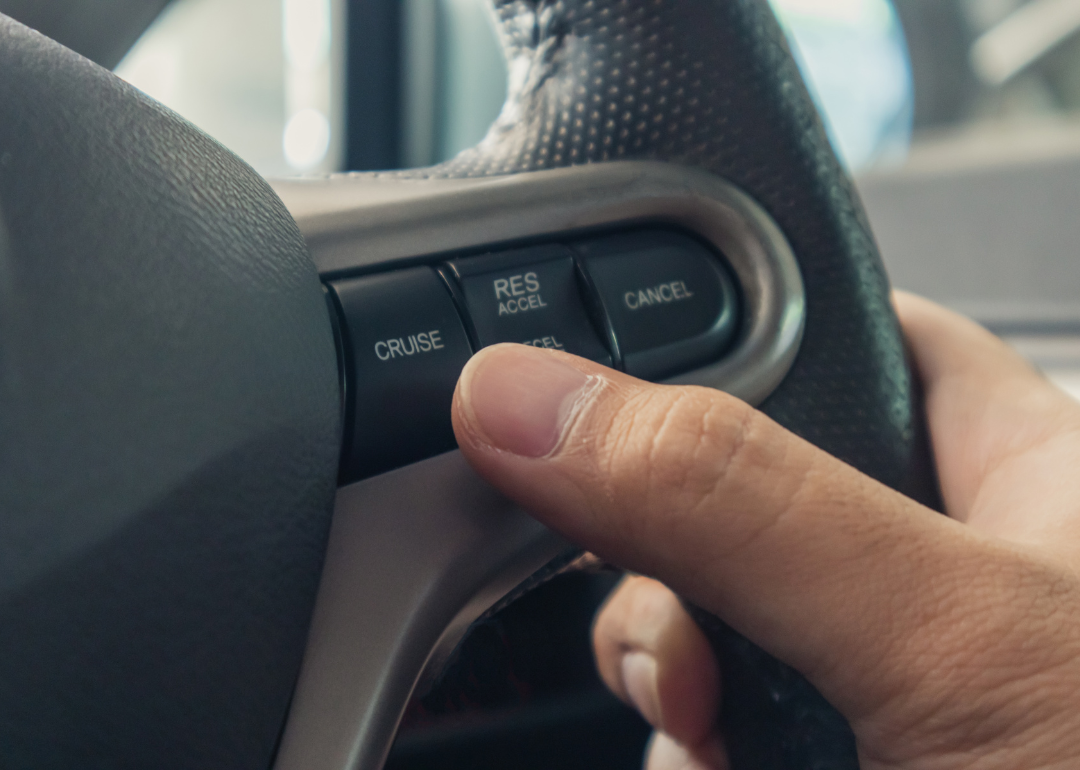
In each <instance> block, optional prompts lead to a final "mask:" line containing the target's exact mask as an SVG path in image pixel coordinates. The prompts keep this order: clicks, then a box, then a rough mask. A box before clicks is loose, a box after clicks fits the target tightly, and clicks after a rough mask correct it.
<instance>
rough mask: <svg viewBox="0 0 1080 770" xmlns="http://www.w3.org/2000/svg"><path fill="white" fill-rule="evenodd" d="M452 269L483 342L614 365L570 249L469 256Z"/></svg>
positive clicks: (455, 264)
mask: <svg viewBox="0 0 1080 770" xmlns="http://www.w3.org/2000/svg"><path fill="white" fill-rule="evenodd" d="M447 268H448V269H449V270H450V271H451V272H452V273H453V275H454V277H455V278H456V279H457V281H458V283H459V284H460V285H461V290H462V294H463V295H464V298H465V304H466V305H467V306H468V310H469V316H470V318H471V319H472V323H473V327H474V328H475V329H476V336H477V339H478V341H479V343H480V346H481V347H487V346H488V345H494V344H495V343H497V342H520V343H524V344H526V345H534V346H536V347H542V348H551V349H554V350H565V351H567V352H568V353H573V354H575V355H579V356H583V357H584V358H591V359H592V360H593V361H598V362H600V363H602V364H605V365H607V366H610V365H611V355H610V353H608V350H607V348H605V347H604V346H603V345H602V344H601V343H600V339H599V337H598V336H597V334H596V331H595V330H594V329H593V326H592V324H591V323H590V322H589V318H588V315H587V313H586V311H585V305H584V303H583V302H582V298H581V291H580V289H579V288H578V278H577V267H576V266H575V264H574V257H573V254H572V253H571V252H570V251H568V250H567V249H566V248H564V247H562V246H540V247H537V248H532V249H520V250H515V251H506V252H500V253H498V254H492V255H489V256H483V257H469V258H466V259H460V260H455V261H453V262H450V263H449V264H448V265H447Z"/></svg>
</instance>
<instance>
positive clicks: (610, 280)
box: [573, 230, 739, 379]
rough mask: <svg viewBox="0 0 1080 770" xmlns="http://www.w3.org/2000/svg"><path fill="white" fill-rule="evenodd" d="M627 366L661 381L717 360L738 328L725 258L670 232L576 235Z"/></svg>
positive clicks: (734, 295) (735, 292) (697, 242)
mask: <svg viewBox="0 0 1080 770" xmlns="http://www.w3.org/2000/svg"><path fill="white" fill-rule="evenodd" d="M573 247H574V248H575V249H576V250H577V251H578V253H579V254H580V255H581V256H582V258H583V263H584V265H585V270H586V272H587V273H588V274H589V276H590V277H591V279H592V283H593V286H595V288H596V292H597V294H598V295H599V297H600V301H601V303H602V304H603V306H604V309H605V310H606V311H607V315H608V318H609V319H610V322H611V327H612V331H613V332H614V334H615V338H616V339H617V340H618V343H619V350H620V351H621V353H622V356H623V364H624V366H625V368H626V371H627V372H629V373H630V374H633V375H635V376H637V377H642V378H645V379H662V378H664V377H669V376H671V375H674V374H678V373H679V372H684V371H688V370H690V369H693V368H695V367H698V366H702V365H705V364H708V363H711V362H712V361H716V360H717V359H719V358H720V357H721V356H722V355H723V353H724V352H725V351H726V350H727V349H728V347H730V345H731V342H732V340H733V339H734V337H735V332H736V330H737V327H738V319H739V312H738V310H739V308H738V293H737V291H736V289H735V282H734V280H733V279H732V276H731V272H730V270H729V268H728V267H727V265H726V264H725V263H724V261H723V260H722V259H721V258H720V257H719V256H718V255H717V254H715V253H714V252H713V251H712V250H711V249H709V248H707V247H705V246H704V245H703V244H702V243H700V242H699V241H697V240H695V239H693V238H691V237H690V236H687V235H684V234H682V233H679V232H675V231H669V230H639V231H636V232H631V233H625V234H619V235H614V236H608V237H604V238H595V239H590V240H586V241H580V242H578V243H575V244H573Z"/></svg>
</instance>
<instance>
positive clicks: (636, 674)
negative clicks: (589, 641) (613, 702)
mask: <svg viewBox="0 0 1080 770" xmlns="http://www.w3.org/2000/svg"><path fill="white" fill-rule="evenodd" d="M593 639H594V649H595V652H596V657H597V667H598V669H599V671H600V674H601V677H602V678H603V680H604V682H605V683H606V684H607V685H608V687H609V688H610V689H611V690H612V692H614V693H615V694H616V695H618V696H619V697H620V698H622V699H623V700H625V701H627V702H628V703H630V704H632V705H633V706H634V707H635V708H637V709H638V711H639V712H640V713H641V714H642V716H643V717H645V719H646V720H647V721H648V722H649V723H650V724H651V725H652V726H653V727H655V728H656V729H659V730H663V731H665V732H667V733H668V734H670V735H673V736H674V737H675V738H676V739H677V740H679V741H682V742H683V743H687V744H696V743H698V742H700V741H702V740H703V739H704V738H705V736H707V735H708V734H709V732H710V731H711V729H712V727H713V723H714V721H715V717H716V709H717V703H718V701H719V697H720V681H719V671H718V667H717V664H716V660H715V658H714V657H713V652H712V648H711V647H710V646H709V643H708V640H707V639H706V638H705V636H704V634H703V633H702V631H701V629H700V628H699V627H698V625H697V624H696V623H695V622H694V621H693V619H691V617H690V615H689V614H688V613H687V612H686V610H685V608H684V607H683V606H682V603H681V601H680V600H679V599H678V597H677V596H675V594H674V593H672V592H671V591H670V590H669V589H668V588H666V587H665V586H664V585H663V584H661V583H659V582H657V581H655V580H652V579H650V578H644V577H631V578H627V579H626V580H625V581H624V582H623V583H622V585H621V586H620V587H619V588H618V589H617V590H616V591H615V592H614V593H613V595H612V596H611V598H610V599H609V600H608V602H607V603H606V604H605V606H604V607H603V608H602V609H601V611H600V613H599V614H598V616H597V621H596V625H595V627H594V631H593Z"/></svg>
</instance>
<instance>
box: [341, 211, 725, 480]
mask: <svg viewBox="0 0 1080 770" xmlns="http://www.w3.org/2000/svg"><path fill="white" fill-rule="evenodd" d="M329 286H330V289H331V290H332V292H333V295H334V296H335V297H336V300H337V305H338V307H339V308H340V310H341V313H342V315H343V316H344V323H343V325H342V326H343V332H344V333H343V335H342V337H343V339H342V344H343V347H344V348H345V351H344V353H345V355H344V361H345V367H346V377H345V380H346V393H347V401H348V403H347V405H346V412H347V413H346V420H347V423H348V424H347V426H346V438H345V448H344V452H343V456H342V468H341V480H342V481H343V482H348V481H355V480H357V479H361V478H366V477H368V476H373V475H376V474H378V473H382V472H384V471H388V470H392V469H393V468H398V467H401V466H403V465H408V464H410V463H413V462H416V461H418V460H422V459H424V458H426V457H431V456H433V455H436V454H439V453H441V452H445V451H448V450H450V449H453V448H454V447H455V441H454V434H453V429H452V427H451V424H450V404H451V400H452V398H453V393H454V387H455V385H456V383H457V378H458V375H459V374H460V373H461V369H462V367H464V365H465V363H466V361H468V359H469V357H470V356H471V355H472V354H473V352H475V351H476V350H478V349H479V348H482V347H486V346H488V345H493V344H496V343H499V342H519V343H524V344H526V345H535V346H537V347H545V348H551V349H554V350H565V351H566V352H569V353H573V354H575V355H579V356H583V357H585V358H589V359H591V360H593V361H597V362H600V363H602V364H604V365H607V366H615V367H616V368H620V369H624V370H625V371H627V372H629V373H630V374H633V375H635V376H637V377H641V378H644V379H661V378H664V377H668V376H671V375H673V374H676V373H678V372H683V371H688V370H690V369H694V368H696V367H698V366H702V365H704V364H707V363H710V362H713V361H716V360H717V359H719V358H720V357H721V356H722V355H723V353H724V351H725V350H727V348H728V347H730V346H731V344H732V343H733V341H734V339H735V337H736V335H737V332H738V326H739V316H740V311H739V296H738V291H737V287H736V284H735V281H734V280H733V278H732V275H731V272H730V269H729V268H728V267H727V265H726V264H725V263H724V262H723V260H722V259H720V258H719V257H718V256H717V255H716V254H715V253H714V252H713V251H712V250H711V249H709V248H707V247H706V246H704V245H703V244H702V243H700V242H699V241H697V240H695V239H694V238H692V237H690V236H688V235H685V234H682V233H679V232H675V231H670V230H660V229H656V230H639V231H635V232H628V233H621V234H618V235H610V236H603V237H598V238H588V239H581V240H577V241H572V242H569V243H567V244H549V245H545V246H537V247H532V248H525V249H513V250H507V251H501V252H498V253H495V254H484V255H479V256H473V257H462V258H459V259H453V260H451V261H449V262H446V263H443V264H442V265H439V266H437V267H435V266H424V267H414V268H408V269H403V270H395V271H391V272H387V273H382V274H378V275H370V276H362V277H358V278H344V279H338V280H334V281H331V282H330V283H329Z"/></svg>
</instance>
